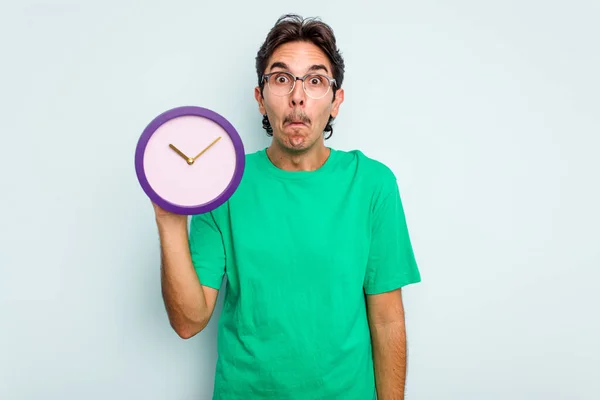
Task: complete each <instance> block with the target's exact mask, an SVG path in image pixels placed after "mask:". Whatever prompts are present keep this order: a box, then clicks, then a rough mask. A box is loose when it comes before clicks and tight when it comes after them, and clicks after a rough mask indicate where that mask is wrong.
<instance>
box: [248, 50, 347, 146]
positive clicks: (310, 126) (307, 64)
mask: <svg viewBox="0 0 600 400" xmlns="http://www.w3.org/2000/svg"><path fill="white" fill-rule="evenodd" d="M277 71H280V72H281V71H283V72H290V73H292V74H293V75H295V76H298V77H302V76H304V75H306V74H307V73H313V72H314V73H319V74H323V75H326V76H328V77H330V78H333V72H332V69H331V64H330V63H329V59H328V57H327V55H326V54H325V53H324V52H323V51H322V50H321V49H320V48H319V47H317V46H316V45H314V44H312V43H308V42H290V43H286V44H283V45H281V46H279V47H278V48H277V49H276V50H275V51H274V52H273V55H272V56H271V58H270V59H269V60H268V62H267V67H266V71H264V72H265V73H270V72H277ZM271 79H273V78H271ZM308 84H309V83H308V82H307V85H308ZM263 96H264V97H263ZM255 97H256V100H257V101H258V104H259V109H260V112H261V114H263V115H264V114H265V113H266V114H267V116H268V118H269V122H270V123H271V126H272V127H273V139H274V140H276V141H277V143H278V144H279V145H280V146H281V147H283V148H284V149H286V150H289V151H292V152H302V151H305V150H307V149H309V148H311V147H312V146H313V144H315V143H317V142H318V141H319V140H320V139H321V138H322V136H323V129H324V128H325V126H326V125H327V121H328V120H329V116H332V117H336V116H337V113H338V109H339V106H340V104H341V103H342V101H343V99H344V92H343V90H342V89H338V90H337V92H336V96H335V97H336V98H335V101H332V100H333V88H330V89H329V92H328V93H327V94H326V95H325V96H324V97H322V98H319V99H314V98H311V97H309V96H308V95H307V94H306V92H305V91H304V89H303V88H302V81H300V80H298V81H296V85H295V87H294V90H293V91H292V92H291V93H290V94H287V95H285V96H277V95H275V94H273V93H271V92H270V91H269V86H268V84H267V83H266V82H265V84H264V89H263V93H262V96H261V93H260V88H259V87H257V88H256V89H255Z"/></svg>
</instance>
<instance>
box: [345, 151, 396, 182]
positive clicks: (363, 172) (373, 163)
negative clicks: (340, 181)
mask: <svg viewBox="0 0 600 400" xmlns="http://www.w3.org/2000/svg"><path fill="white" fill-rule="evenodd" d="M335 151H336V153H337V157H338V159H339V161H340V164H341V165H342V167H344V168H348V167H350V166H352V168H354V169H355V170H356V173H357V175H360V176H363V177H368V179H371V180H373V181H375V182H395V181H396V175H395V174H394V171H392V169H391V168H390V167H389V166H388V165H387V164H385V163H384V162H383V161H381V160H379V159H377V158H374V157H372V156H369V155H367V154H366V153H365V152H364V151H362V150H359V149H353V150H339V149H336V150H335Z"/></svg>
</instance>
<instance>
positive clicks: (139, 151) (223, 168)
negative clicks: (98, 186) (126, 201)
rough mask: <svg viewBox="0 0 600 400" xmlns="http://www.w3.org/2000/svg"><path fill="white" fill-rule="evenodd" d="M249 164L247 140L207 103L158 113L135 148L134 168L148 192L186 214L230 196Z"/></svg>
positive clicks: (211, 207)
mask: <svg viewBox="0 0 600 400" xmlns="http://www.w3.org/2000/svg"><path fill="white" fill-rule="evenodd" d="M244 167H245V151H244V145H243V143H242V140H241V138H240V136H239V134H238V132H237V131H236V129H235V128H234V127H233V125H232V124H231V123H230V122H229V121H227V120H226V119H225V118H224V117H223V116H221V115H219V114H218V113H216V112H214V111H211V110H209V109H207V108H203V107H196V106H184V107H178V108H173V109H171V110H168V111H165V112H163V113H162V114H160V115H158V116H157V117H156V118H154V120H152V121H151V122H150V124H148V126H147V127H146V128H145V129H144V131H143V132H142V134H141V136H140V138H139V140H138V143H137V146H136V149H135V170H136V174H137V178H138V181H139V183H140V185H141V186H142V189H143V190H144V192H145V193H146V195H147V196H148V197H149V198H150V199H151V200H152V201H153V202H155V203H156V204H157V205H159V206H160V207H162V208H163V209H165V210H167V211H170V212H173V213H176V214H182V215H194V214H203V213H207V212H209V211H212V210H214V209H215V208H217V207H219V206H220V205H221V204H223V203H224V202H225V201H227V200H228V199H229V198H230V197H231V196H232V195H233V194H234V192H235V191H236V190H237V188H238V186H239V184H240V181H241V179H242V175H243V173H244Z"/></svg>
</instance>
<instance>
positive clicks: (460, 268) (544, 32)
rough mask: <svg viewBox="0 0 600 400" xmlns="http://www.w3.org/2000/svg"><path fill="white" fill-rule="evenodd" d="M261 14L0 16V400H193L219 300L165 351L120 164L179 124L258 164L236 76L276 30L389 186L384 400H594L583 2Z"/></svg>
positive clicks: (599, 169) (39, 10)
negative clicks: (190, 108)
mask: <svg viewBox="0 0 600 400" xmlns="http://www.w3.org/2000/svg"><path fill="white" fill-rule="evenodd" d="M283 3H284V2H281V1H261V2H247V3H242V2H228V1H219V2H204V1H187V2H183V1H170V2H166V1H163V2H158V1H154V2H150V1H145V2H141V1H135V2H134V1H130V0H127V1H125V0H121V1H114V0H113V1H102V2H100V1H97V2H90V1H87V2H86V1H75V0H70V1H65V0H62V1H18V2H17V1H13V2H10V3H9V2H2V6H1V11H0V48H1V54H2V62H1V63H0V79H1V89H0V96H1V100H0V101H1V102H0V106H1V108H0V110H1V111H0V112H1V115H2V119H1V125H0V127H1V128H0V132H1V138H2V145H1V146H0V149H1V157H0V171H1V174H2V179H1V191H2V195H1V196H0V209H1V210H2V215H1V220H2V222H1V223H0V246H1V248H0V310H1V317H0V398H1V399H6V400H13V399H15V400H16V399H27V400H29V399H44V400H51V399H52V400H53V399H57V400H58V399H60V400H74V399H78V400H79V399H86V400H96V399H98V400H99V399H102V400H104V399H148V400H149V399H156V400H159V399H160V400H163V399H170V400H187V399H209V398H210V393H211V391H212V380H213V376H214V363H215V359H216V351H215V340H216V339H215V333H216V321H217V318H218V316H219V313H220V307H221V302H220V301H219V303H218V305H217V311H216V314H215V317H214V319H213V320H212V322H211V324H210V325H209V326H208V328H207V329H206V330H205V331H204V332H202V333H201V334H199V335H198V336H196V337H194V338H193V339H191V340H188V341H185V340H182V339H180V338H179V337H178V336H177V335H176V334H175V333H174V332H173V331H172V330H171V328H170V326H169V323H168V320H167V316H166V313H165V310H164V307H163V303H162V299H161V293H160V280H159V247H158V236H157V230H156V226H155V223H154V216H153V211H152V207H151V205H150V203H149V201H148V199H147V198H146V197H145V195H144V193H143V192H142V190H141V188H140V187H139V185H138V182H137V180H136V177H135V171H134V163H133V156H134V150H135V145H136V142H137V139H138V137H139V135H140V134H141V132H142V130H143V128H144V127H145V126H146V124H147V123H149V122H150V121H151V120H152V119H153V118H154V117H155V116H156V115H158V114H159V113H161V112H163V111H165V110H167V109H169V108H172V107H176V106H180V105H190V104H192V105H200V106H204V107H208V108H211V109H213V110H215V111H217V112H219V113H221V114H223V115H224V116H225V117H226V118H228V119H229V120H230V121H231V122H232V123H233V124H234V125H235V126H236V127H237V128H238V130H239V132H240V134H241V136H242V138H243V140H244V142H245V145H246V148H247V151H254V150H256V149H259V148H262V147H264V146H266V145H267V144H268V143H269V139H268V138H267V137H266V136H265V134H264V131H263V130H262V128H261V116H260V114H259V112H258V107H257V105H256V103H255V100H254V97H253V88H254V86H255V84H256V74H255V70H254V57H255V55H256V51H257V50H258V48H259V46H260V44H261V43H262V41H263V40H264V38H265V35H266V33H267V31H268V30H269V29H270V28H271V26H272V24H273V23H274V22H275V20H276V18H277V17H278V16H280V15H281V14H283V13H286V12H298V13H301V14H303V15H305V16H314V15H318V16H321V17H322V18H323V19H324V21H325V22H328V23H330V24H331V25H332V26H333V28H334V30H335V33H336V35H337V38H338V41H339V46H340V48H341V49H342V51H343V54H344V56H345V60H346V63H347V71H346V78H345V81H344V88H345V90H346V101H345V102H344V104H343V105H342V108H341V112H340V115H339V118H338V120H337V123H336V124H335V130H334V135H333V138H332V139H331V140H330V141H328V145H330V146H334V147H336V148H340V149H354V148H358V149H361V150H362V151H364V152H365V153H366V154H367V155H369V156H371V157H374V158H377V159H379V160H381V161H383V162H385V163H386V164H388V165H389V166H390V167H391V168H392V169H393V170H394V171H395V172H396V174H397V176H398V180H399V184H400V186H401V190H402V194H403V200H404V204H405V208H406V212H407V219H408V223H409V227H410V230H411V235H412V238H413V243H414V247H415V252H416V255H417V258H418V261H419V265H420V268H421V271H422V275H423V283H421V284H419V285H415V286H411V287H409V288H407V289H406V290H405V303H406V313H407V324H408V325H407V326H408V335H409V373H408V383H407V386H408V395H407V398H409V399H414V400H436V399H444V400H450V399H452V400H454V399H455V400H467V399H468V400H471V399H472V400H484V399H485V400H496V399H498V400H500V399H502V400H506V399H511V400H517V399H522V400H532V399H544V400H549V399H553V400H554V399H557V400H558V399H565V400H567V399H568V400H575V399H590V400H591V399H597V398H598V396H599V394H598V393H599V392H600V381H599V380H598V379H597V378H598V365H600V354H599V353H600V352H599V346H598V338H599V337H600V329H599V322H598V306H599V305H600V295H599V290H598V289H599V283H598V282H599V279H600V273H599V272H598V271H599V268H600V245H599V243H598V242H599V236H600V230H599V228H598V227H599V224H600V212H599V211H598V206H599V205H600V189H599V181H600V158H599V155H598V153H599V151H600V139H599V134H600V112H599V111H600V101H599V98H600V97H599V95H598V93H599V92H600V79H599V77H598V71H600V56H599V51H598V43H599V39H600V24H599V23H598V21H600V6H599V5H598V2H597V1H592V0H590V1H583V0H578V1H570V2H566V1H563V2H558V1H550V2H543V1H531V0H529V1H519V2H517V1H494V2H489V1H488V2H481V1H452V2H439V1H435V2H434V1H419V2H408V1H399V2H392V1H381V0H374V1H368V2H366V3H364V5H360V6H359V5H358V4H359V2H343V1H327V2H321V1H314V0H309V1H304V2H285V6H284V5H282V4H283ZM266 239H267V238H266Z"/></svg>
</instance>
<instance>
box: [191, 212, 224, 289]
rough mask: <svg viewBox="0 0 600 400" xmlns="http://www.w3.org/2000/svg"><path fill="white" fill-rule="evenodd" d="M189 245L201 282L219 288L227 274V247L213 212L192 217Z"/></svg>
mask: <svg viewBox="0 0 600 400" xmlns="http://www.w3.org/2000/svg"><path fill="white" fill-rule="evenodd" d="M189 245H190V253H191V256H192V264H193V265H194V269H195V270H196V274H197V275H198V279H199V280H200V283H201V284H202V285H204V286H208V287H211V288H213V289H217V290H219V289H220V288H221V284H222V282H223V276H224V274H225V248H224V245H223V237H222V234H221V231H220V230H219V227H218V225H217V222H216V221H215V218H214V215H213V213H212V212H208V213H204V214H198V215H193V216H192V217H191V222H190V233H189Z"/></svg>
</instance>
